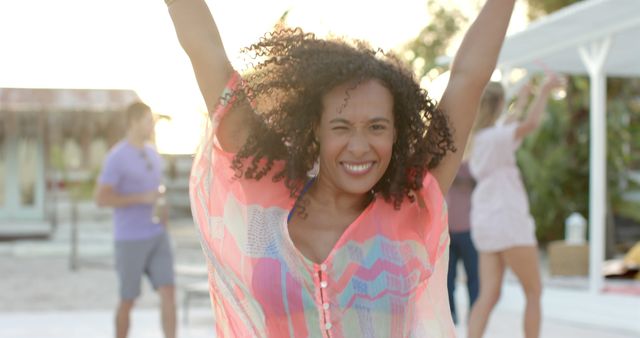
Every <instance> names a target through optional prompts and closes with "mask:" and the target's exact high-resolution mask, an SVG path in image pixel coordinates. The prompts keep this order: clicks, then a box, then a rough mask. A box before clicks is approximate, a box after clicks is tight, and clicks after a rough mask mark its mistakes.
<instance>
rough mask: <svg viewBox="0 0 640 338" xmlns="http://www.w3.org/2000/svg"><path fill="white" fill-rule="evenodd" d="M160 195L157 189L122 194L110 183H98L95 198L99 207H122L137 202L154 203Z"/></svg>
mask: <svg viewBox="0 0 640 338" xmlns="http://www.w3.org/2000/svg"><path fill="white" fill-rule="evenodd" d="M158 196H159V194H158V192H157V191H150V192H147V193H142V194H131V195H122V194H119V193H117V192H116V191H115V190H114V189H113V187H112V186H110V185H107V184H98V187H97V188H96V192H95V196H94V200H95V202H96V204H97V205H98V206H99V207H112V208H122V207H128V206H131V205H136V204H154V203H155V202H156V199H157V198H158Z"/></svg>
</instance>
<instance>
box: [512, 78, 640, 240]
mask: <svg viewBox="0 0 640 338" xmlns="http://www.w3.org/2000/svg"><path fill="white" fill-rule="evenodd" d="M608 84H609V85H608V86H609V88H610V89H611V90H610V91H609V98H608V104H607V197H608V201H609V202H608V204H609V205H610V207H611V209H612V210H610V211H611V212H612V213H613V214H616V215H620V216H625V217H627V218H630V219H633V220H635V221H638V222H640V205H639V204H638V203H636V202H632V201H629V200H626V199H625V198H624V195H625V194H626V193H627V192H629V191H632V190H634V189H638V188H639V187H638V184H637V183H634V182H633V181H632V180H630V179H629V172H630V169H631V168H632V167H633V164H634V163H638V161H639V160H640V158H639V154H640V128H638V127H637V125H638V124H639V123H640V111H638V110H634V105H633V102H634V100H635V98H634V94H633V93H634V92H635V93H637V92H638V91H634V89H638V88H640V81H637V80H635V81H634V80H627V79H625V80H621V79H610V80H609V81H608ZM588 103H589V80H588V79H587V78H585V77H574V78H572V79H571V80H570V81H569V84H568V90H567V97H566V99H565V100H562V101H553V102H551V103H550V104H549V107H548V110H549V114H548V116H547V118H546V120H545V121H544V123H543V124H542V126H541V128H540V130H539V131H538V132H537V133H536V134H534V135H532V136H530V137H529V138H527V139H526V140H525V142H524V143H523V145H522V147H521V148H520V151H519V152H518V164H519V167H520V169H521V172H522V176H523V180H524V181H525V185H526V186H527V191H528V194H529V201H530V204H531V213H532V215H533V216H534V218H535V220H536V224H537V235H538V239H539V240H540V241H542V242H546V241H551V240H556V239H561V238H563V231H564V220H565V219H566V217H567V216H568V215H569V214H570V213H571V212H574V211H577V212H580V213H582V214H583V215H585V216H588V210H589V129H590V128H589V123H590V122H589V110H588V108H586V107H588V106H589V105H588Z"/></svg>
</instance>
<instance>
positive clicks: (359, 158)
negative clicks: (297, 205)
mask: <svg viewBox="0 0 640 338" xmlns="http://www.w3.org/2000/svg"><path fill="white" fill-rule="evenodd" d="M322 105H323V110H322V117H321V119H320V124H319V125H318V127H317V128H316V130H315V132H316V137H317V138H318V141H319V143H320V173H319V175H318V183H321V182H322V183H324V184H329V185H331V186H332V187H333V188H335V189H337V190H340V191H343V192H347V193H351V194H364V193H367V192H369V191H370V190H371V189H372V188H373V186H374V185H375V184H376V183H377V182H378V181H379V180H380V178H381V177H382V175H384V173H385V171H386V170H387V167H388V166H389V162H390V161H391V155H392V149H393V143H394V139H395V126H394V122H393V96H392V95H391V93H390V92H389V90H388V89H387V88H385V87H384V86H383V85H382V84H381V83H380V82H379V81H377V80H367V81H365V82H362V83H360V84H359V85H358V86H357V87H356V88H353V84H351V83H347V84H343V85H340V86H337V87H335V88H333V89H332V90H331V91H330V92H328V93H327V94H326V95H325V96H324V97H323V99H322Z"/></svg>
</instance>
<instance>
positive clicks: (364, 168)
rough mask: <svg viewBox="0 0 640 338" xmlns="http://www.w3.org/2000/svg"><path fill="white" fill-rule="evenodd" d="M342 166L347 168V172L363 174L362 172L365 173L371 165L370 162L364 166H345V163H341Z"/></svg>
mask: <svg viewBox="0 0 640 338" xmlns="http://www.w3.org/2000/svg"><path fill="white" fill-rule="evenodd" d="M343 164H344V166H345V167H346V168H347V170H349V171H353V172H364V171H367V170H369V168H371V166H372V165H373V163H372V162H369V163H365V164H347V163H343Z"/></svg>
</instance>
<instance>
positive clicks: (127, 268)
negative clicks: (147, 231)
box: [115, 232, 175, 300]
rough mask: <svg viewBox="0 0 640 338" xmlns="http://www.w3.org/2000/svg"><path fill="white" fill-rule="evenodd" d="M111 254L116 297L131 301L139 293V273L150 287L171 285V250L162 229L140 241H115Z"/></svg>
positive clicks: (140, 278) (172, 276) (167, 238)
mask: <svg viewBox="0 0 640 338" xmlns="http://www.w3.org/2000/svg"><path fill="white" fill-rule="evenodd" d="M115 256H116V257H115V258H116V271H117V272H118V279H119V281H120V299H124V300H133V299H135V298H137V297H138V296H139V295H140V284H141V282H142V275H143V274H146V275H147V277H148V278H149V281H150V282H151V285H153V288H154V289H158V288H159V287H161V286H167V285H174V284H175V280H174V273H173V253H172V252H171V244H170V243H169V236H168V235H167V233H166V232H163V233H161V234H159V235H157V236H154V237H151V238H148V239H143V240H131V241H116V243H115Z"/></svg>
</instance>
